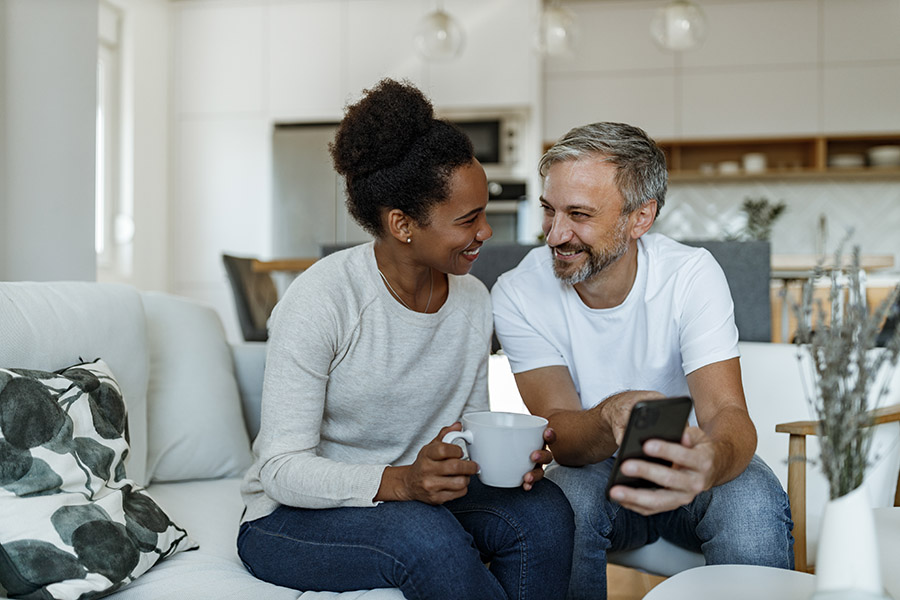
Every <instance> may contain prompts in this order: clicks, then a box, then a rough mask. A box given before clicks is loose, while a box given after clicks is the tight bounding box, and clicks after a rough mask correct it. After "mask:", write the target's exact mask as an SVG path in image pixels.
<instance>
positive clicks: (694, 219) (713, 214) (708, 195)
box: [653, 179, 900, 275]
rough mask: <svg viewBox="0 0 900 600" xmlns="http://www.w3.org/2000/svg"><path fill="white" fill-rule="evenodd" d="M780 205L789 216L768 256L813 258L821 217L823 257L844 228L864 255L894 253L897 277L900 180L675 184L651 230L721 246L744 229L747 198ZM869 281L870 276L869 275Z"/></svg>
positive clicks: (781, 219) (776, 230) (777, 226)
mask: <svg viewBox="0 0 900 600" xmlns="http://www.w3.org/2000/svg"><path fill="white" fill-rule="evenodd" d="M762 197H764V198H768V200H769V201H770V202H773V203H775V202H778V201H784V203H785V204H786V205H787V210H786V211H785V212H784V213H783V214H782V215H781V217H779V219H778V220H777V221H776V222H775V226H774V227H773V229H772V240H771V242H772V253H773V254H813V253H815V252H816V250H817V248H818V247H819V245H820V244H819V241H818V239H817V238H818V237H819V234H818V229H819V219H820V215H822V214H824V215H825V218H826V223H827V227H826V240H825V243H826V246H825V249H826V251H827V252H833V251H834V249H835V247H836V245H837V243H838V242H840V240H841V239H843V237H844V235H845V232H846V231H847V229H849V228H853V229H854V235H853V237H852V238H851V244H858V245H859V246H860V248H861V250H862V253H863V254H892V255H893V256H894V267H893V269H890V270H889V271H885V272H882V273H879V275H882V274H888V273H890V274H900V181H898V180H896V179H885V180H872V179H837V180H828V179H822V180H815V181H809V180H803V181H792V180H758V181H747V180H741V181H734V182H728V181H709V182H697V183H694V182H691V183H687V182H673V183H671V184H670V185H669V193H668V196H667V199H666V204H665V207H664V208H663V210H662V212H661V214H660V217H659V220H658V221H657V222H656V224H655V225H654V229H653V230H654V231H657V232H660V233H664V234H666V235H668V236H670V237H672V238H675V239H723V238H725V237H726V236H727V235H728V234H729V233H731V234H735V233H738V232H740V230H741V229H742V228H743V227H744V225H745V223H746V215H745V213H744V212H743V211H742V210H741V205H742V204H743V202H744V200H745V199H746V198H754V199H757V198H762ZM873 275H874V274H873Z"/></svg>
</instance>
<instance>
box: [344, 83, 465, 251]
mask: <svg viewBox="0 0 900 600" xmlns="http://www.w3.org/2000/svg"><path fill="white" fill-rule="evenodd" d="M328 148H329V150H330V151H331V157H332V159H333V161H334V168H335V169H336V170H337V172H338V173H340V174H341V175H343V176H344V178H345V180H346V183H347V208H348V210H349V211H350V214H351V215H352V216H353V218H354V219H356V222H357V223H359V224H360V226H362V227H363V229H365V230H366V231H368V232H369V233H371V234H372V235H374V236H375V237H381V236H382V235H383V234H384V231H383V230H382V223H381V213H382V210H384V209H387V210H391V209H394V208H397V209H400V210H402V211H403V212H404V213H405V214H406V215H408V216H409V217H410V218H411V219H413V220H414V221H415V222H416V223H417V224H418V225H420V226H425V225H427V224H428V222H429V217H430V215H431V209H432V208H433V207H434V206H435V205H436V204H438V203H440V202H443V201H445V200H446V199H447V198H448V196H449V181H450V176H451V175H452V173H453V171H454V169H456V168H457V167H461V166H463V165H466V164H469V163H470V162H471V161H472V160H473V159H474V152H473V149H472V142H471V141H470V140H469V138H468V137H467V136H466V134H464V133H463V132H462V131H461V130H460V129H459V128H457V127H456V126H455V125H453V124H452V123H449V122H448V121H443V120H439V119H435V118H434V109H433V107H432V105H431V102H430V101H429V100H428V98H426V97H425V95H424V94H423V93H422V92H421V91H419V90H418V89H417V88H416V87H415V86H413V85H412V84H410V83H408V82H402V83H401V82H397V81H395V80H393V79H382V80H381V81H379V82H378V84H377V85H376V86H375V87H373V88H371V89H368V90H365V91H364V92H363V97H362V99H361V100H360V101H359V102H357V103H356V104H352V105H350V106H348V107H347V110H346V114H345V116H344V119H343V120H342V121H341V124H340V127H339V128H338V131H337V134H336V135H335V138H334V141H333V142H332V143H331V144H329V146H328Z"/></svg>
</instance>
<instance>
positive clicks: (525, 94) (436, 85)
mask: <svg viewBox="0 0 900 600" xmlns="http://www.w3.org/2000/svg"><path fill="white" fill-rule="evenodd" d="M403 4H404V6H405V8H406V10H407V11H410V12H415V13H416V14H417V16H418V19H421V18H422V17H423V16H424V15H425V14H426V13H427V12H429V11H431V10H433V9H434V7H435V6H437V4H439V3H432V2H415V3H413V4H412V5H410V4H409V3H408V2H403ZM538 6H539V3H538V2H537V1H535V0H490V1H489V2H488V1H485V0H448V1H447V2H445V3H444V10H445V11H446V12H448V13H449V14H450V15H451V16H453V17H454V18H456V19H457V20H458V21H459V23H460V25H461V27H462V29H463V31H464V32H465V40H464V43H463V48H462V51H461V53H460V56H459V57H457V58H455V59H453V60H451V61H446V62H439V61H434V62H428V63H427V73H428V80H429V86H428V89H429V92H430V95H431V97H432V99H433V101H434V104H435V106H439V107H441V108H457V109H464V108H473V107H508V106H517V107H525V106H531V105H532V104H533V103H534V100H535V98H537V97H538V83H539V82H538V76H539V74H540V69H539V57H538V55H537V53H536V52H535V51H534V50H533V48H532V41H533V37H534V30H535V22H536V19H537V9H538ZM416 9H418V10H416ZM418 19H417V21H416V24H417V23H418ZM408 37H409V40H410V44H411V42H412V35H409V36H408ZM411 47H412V46H410V48H411Z"/></svg>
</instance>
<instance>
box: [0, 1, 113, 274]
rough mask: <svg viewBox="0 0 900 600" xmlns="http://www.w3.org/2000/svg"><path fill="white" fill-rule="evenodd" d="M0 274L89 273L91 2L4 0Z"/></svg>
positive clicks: (93, 21) (92, 86) (94, 40)
mask: <svg viewBox="0 0 900 600" xmlns="http://www.w3.org/2000/svg"><path fill="white" fill-rule="evenodd" d="M0 12H2V13H3V19H4V21H5V32H6V35H5V38H4V40H3V48H2V51H3V57H4V61H5V73H4V76H3V78H2V82H3V87H2V95H3V101H2V104H0V108H2V113H0V118H2V120H3V126H2V127H3V129H4V131H3V134H4V135H3V138H2V139H3V142H2V144H3V146H4V150H3V153H2V154H0V156H2V158H3V163H4V165H3V175H4V177H3V179H2V180H0V182H2V183H0V187H2V188H3V192H2V193H3V199H4V200H5V202H4V209H3V210H2V212H0V217H2V221H0V238H2V239H0V255H2V259H0V269H2V270H0V279H4V280H26V279H29V280H53V279H74V280H93V279H94V278H95V273H96V268H95V257H94V220H93V219H94V210H93V205H94V138H95V134H94V124H95V116H94V115H95V110H96V84H95V81H96V71H97V65H96V61H97V57H96V45H97V0H5V1H4V2H3V3H2V4H0Z"/></svg>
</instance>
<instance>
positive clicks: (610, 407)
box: [591, 390, 665, 448]
mask: <svg viewBox="0 0 900 600" xmlns="http://www.w3.org/2000/svg"><path fill="white" fill-rule="evenodd" d="M663 398H665V396H663V395H662V394H660V393H659V392H652V391H649V390H631V391H628V392H621V393H618V394H615V395H612V396H610V397H609V398H607V399H605V400H604V401H603V402H601V403H600V404H598V405H597V406H595V407H594V408H592V409H591V410H592V411H597V412H598V413H599V415H600V418H601V422H603V423H604V424H605V425H606V429H607V431H608V432H609V435H610V436H611V437H612V439H613V440H615V443H616V447H617V448H618V447H619V446H621V445H622V439H623V438H624V437H625V429H626V428H627V427H628V420H629V418H630V417H631V409H633V408H634V405H635V404H637V403H638V402H640V401H641V400H661V399H663Z"/></svg>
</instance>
